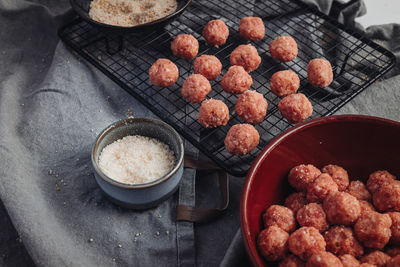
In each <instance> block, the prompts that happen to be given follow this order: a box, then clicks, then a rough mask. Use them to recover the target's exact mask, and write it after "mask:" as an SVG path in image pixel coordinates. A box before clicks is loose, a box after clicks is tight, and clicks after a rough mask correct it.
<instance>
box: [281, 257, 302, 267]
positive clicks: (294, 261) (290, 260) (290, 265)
mask: <svg viewBox="0 0 400 267" xmlns="http://www.w3.org/2000/svg"><path fill="white" fill-rule="evenodd" d="M304 266H305V265H304V262H303V261H302V260H300V259H299V258H298V257H296V256H295V255H293V254H290V255H289V256H288V257H286V258H284V259H283V261H281V262H280V263H279V267H304Z"/></svg>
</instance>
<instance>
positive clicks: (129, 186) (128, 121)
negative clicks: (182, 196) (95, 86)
mask: <svg viewBox="0 0 400 267" xmlns="http://www.w3.org/2000/svg"><path fill="white" fill-rule="evenodd" d="M136 122H148V123H152V124H155V125H158V126H161V127H164V129H165V130H167V131H170V132H171V133H172V134H173V136H174V137H175V138H176V139H177V141H178V149H180V151H181V153H180V156H179V158H177V160H176V163H175V165H174V168H172V170H171V171H169V172H168V173H167V174H165V175H164V176H162V177H160V178H158V179H156V180H154V181H151V182H148V183H144V184H127V183H121V182H118V181H116V180H114V179H112V178H110V177H108V176H107V175H106V174H104V173H103V172H102V171H101V169H100V167H99V166H98V164H97V162H96V159H95V155H96V152H97V149H98V146H99V144H100V142H101V141H102V140H103V139H104V137H105V136H107V135H108V134H109V133H110V132H111V131H113V130H114V129H116V128H118V127H121V126H123V125H126V124H133V123H136ZM184 154H185V150H184V146H183V141H182V138H181V136H180V135H179V134H178V132H177V131H176V130H175V129H174V128H173V127H172V126H170V125H169V124H167V123H165V122H163V121H161V120H158V119H153V118H146V117H131V118H127V119H122V120H119V121H116V122H114V123H112V124H111V125H109V126H107V127H106V128H105V129H104V130H102V131H101V132H100V133H99V135H98V136H97V137H96V140H95V142H94V144H93V147H92V151H91V161H92V166H93V169H94V171H95V172H96V173H97V174H98V175H99V177H100V178H102V179H103V180H104V181H105V182H107V183H109V184H112V185H114V186H117V187H120V188H125V189H142V188H149V187H153V186H156V185H158V184H161V183H163V182H165V181H166V180H168V179H170V178H171V177H172V176H174V175H175V174H176V173H177V172H178V170H179V168H180V167H181V166H182V164H183V159H184ZM175 157H176V156H175Z"/></svg>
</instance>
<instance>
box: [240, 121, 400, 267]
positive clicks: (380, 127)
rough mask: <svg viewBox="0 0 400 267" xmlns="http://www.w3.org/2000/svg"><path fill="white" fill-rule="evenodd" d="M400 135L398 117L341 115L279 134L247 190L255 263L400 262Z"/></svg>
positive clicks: (245, 211)
mask: <svg viewBox="0 0 400 267" xmlns="http://www.w3.org/2000/svg"><path fill="white" fill-rule="evenodd" d="M399 136H400V123H399V122H394V121H390V120H386V119H381V118H376V117H369V116H361V115H342V116H331V117H326V118H320V119H315V120H311V121H308V122H305V123H302V124H299V125H297V126H296V127H294V128H292V129H290V130H289V131H287V132H285V133H283V134H282V135H280V136H278V137H277V138H275V139H274V140H273V141H272V142H271V143H270V144H269V145H268V146H267V147H266V148H265V149H264V150H263V152H261V153H260V155H259V156H258V158H257V159H256V161H255V162H254V164H253V166H252V168H251V170H250V171H249V173H248V175H247V178H246V182H245V185H244V189H243V192H242V198H241V230H242V236H243V239H244V243H245V247H246V250H247V252H248V254H249V257H250V259H251V261H252V262H253V264H254V265H255V266H275V265H276V266H281V267H284V266H309V267H314V266H332V267H335V266H345V267H346V266H400V181H399V180H398V179H399V178H400V153H399V152H398V151H399V148H400V140H399Z"/></svg>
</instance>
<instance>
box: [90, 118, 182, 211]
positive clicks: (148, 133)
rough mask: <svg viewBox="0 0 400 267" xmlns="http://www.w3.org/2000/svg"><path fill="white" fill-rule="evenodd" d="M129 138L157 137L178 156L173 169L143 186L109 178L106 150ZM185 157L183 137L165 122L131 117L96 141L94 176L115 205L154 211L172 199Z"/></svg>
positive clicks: (110, 128) (106, 131)
mask: <svg viewBox="0 0 400 267" xmlns="http://www.w3.org/2000/svg"><path fill="white" fill-rule="evenodd" d="M126 136H144V137H149V138H154V139H157V140H158V141H160V142H162V143H163V144H166V145H168V147H169V148H170V149H171V150H172V152H173V154H174V157H175V163H174V165H173V167H172V169H171V170H170V171H169V172H168V173H167V174H165V175H164V176H162V177H159V178H158V179H155V180H152V181H149V182H145V183H139V184H133V183H124V182H121V181H118V179H113V178H111V177H110V176H108V175H106V174H105V172H104V171H103V170H102V169H101V167H100V164H99V158H100V155H101V153H102V151H103V149H104V148H105V147H107V146H108V145H110V144H112V143H114V142H115V141H117V140H121V139H122V138H124V137H126ZM183 158H184V146H183V141H182V139H181V137H180V136H179V134H178V133H177V132H176V131H175V130H174V128H172V127H171V126H170V125H168V124H166V123H165V122H162V121H160V120H156V119H151V118H128V119H125V120H121V121H117V122H115V123H113V124H111V125H110V126H108V127H107V128H106V129H104V130H103V131H102V132H101V133H100V134H99V136H98V137H97V138H96V142H95V144H94V146H93V149H92V154H91V159H92V165H93V169H94V176H95V179H96V182H97V184H98V185H99V186H100V188H101V190H102V191H103V192H104V194H105V195H106V196H107V197H108V198H109V199H110V200H111V201H112V202H114V203H116V204H117V205H120V206H123V207H127V208H132V209H148V208H152V207H155V206H157V205H158V204H160V203H161V202H163V201H165V200H166V199H168V198H169V197H170V196H172V194H173V193H174V192H175V191H176V190H177V189H178V187H179V183H180V181H181V178H182V175H183Z"/></svg>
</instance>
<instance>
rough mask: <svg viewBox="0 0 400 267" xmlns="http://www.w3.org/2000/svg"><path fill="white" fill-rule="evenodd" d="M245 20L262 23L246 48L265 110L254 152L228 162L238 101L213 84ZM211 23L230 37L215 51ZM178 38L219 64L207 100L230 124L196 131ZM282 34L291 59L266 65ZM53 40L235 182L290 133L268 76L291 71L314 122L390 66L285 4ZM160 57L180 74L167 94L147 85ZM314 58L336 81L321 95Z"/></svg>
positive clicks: (374, 48)
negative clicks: (221, 25) (313, 80)
mask: <svg viewBox="0 0 400 267" xmlns="http://www.w3.org/2000/svg"><path fill="white" fill-rule="evenodd" d="M210 14H211V15H210ZM250 15H251V16H258V17H261V18H262V19H263V21H264V23H265V25H266V37H265V38H264V39H263V40H262V41H256V42H251V43H252V44H253V45H255V46H256V48H257V50H258V52H259V54H260V56H261V57H262V63H261V66H260V67H259V68H258V69H257V70H256V71H254V72H252V73H251V75H252V77H253V82H254V83H253V85H252V87H251V89H252V90H256V91H258V92H260V93H262V94H263V95H264V96H265V98H266V99H267V101H268V104H269V106H268V111H267V115H266V117H265V119H264V121H263V122H262V123H260V124H257V125H255V127H256V129H257V130H258V132H259V133H260V143H259V145H258V146H257V147H256V149H254V150H253V151H252V152H251V153H250V154H248V155H245V156H235V155H231V154H230V153H228V152H227V151H226V150H225V147H224V138H225V135H226V133H227V131H228V130H229V128H230V127H231V126H232V125H234V124H237V123H243V121H242V120H241V119H240V118H239V117H238V116H237V115H236V114H235V113H234V105H235V103H236V99H237V96H236V95H230V94H227V93H225V92H223V90H222V89H221V87H220V80H221V77H222V75H223V74H224V73H225V72H226V71H227V69H228V68H229V66H230V63H229V55H230V53H231V52H232V50H233V49H234V48H236V47H237V46H238V45H239V44H244V43H248V41H245V40H243V39H242V38H241V37H240V36H239V34H238V31H237V29H238V24H239V22H240V18H241V17H244V16H250ZM215 18H222V19H223V20H224V21H225V22H226V24H227V25H228V27H229V30H230V35H229V38H228V41H227V43H226V44H225V45H223V46H222V47H219V48H216V47H211V46H209V45H207V44H206V42H205V40H204V38H203V37H202V36H201V33H202V29H203V27H204V26H205V24H206V23H207V22H208V21H209V20H211V19H215ZM179 33H190V34H193V35H194V36H195V37H196V38H197V39H198V40H199V43H200V49H199V55H201V54H211V55H215V56H217V57H218V58H219V59H220V60H221V62H222V65H223V71H222V74H221V75H220V77H219V78H217V80H216V81H212V82H211V85H212V88H213V90H212V92H211V93H210V94H209V95H208V98H216V99H221V100H223V101H224V102H225V103H226V104H227V106H228V107H229V110H230V115H231V119H230V121H229V123H228V124H227V125H226V126H224V127H218V128H214V129H205V128H203V127H202V126H201V125H200V124H199V123H198V120H197V116H198V110H199V107H200V104H191V103H189V102H187V101H186V100H185V99H183V98H182V96H181V94H180V88H181V86H182V84H183V82H184V80H185V78H186V77H187V76H189V75H190V74H192V73H193V70H192V63H193V62H192V61H188V60H183V59H179V58H177V57H175V56H173V54H172V53H171V50H170V43H171V41H172V40H173V38H174V36H176V35H177V34H179ZM288 34H289V35H291V36H293V37H294V38H295V39H296V41H297V43H298V46H299V54H298V56H297V58H296V59H295V60H293V61H291V62H287V63H279V62H276V61H274V60H272V58H271V57H270V54H269V52H268V44H269V43H270V42H271V41H272V40H273V39H275V38H276V37H278V36H281V35H288ZM59 35H60V37H61V39H62V40H63V41H64V42H65V43H66V44H67V45H68V46H69V47H71V48H72V49H73V50H75V51H76V52H77V53H78V54H79V55H81V56H82V57H84V58H85V59H87V60H88V61H89V62H91V63H92V64H93V65H94V66H96V67H97V68H98V69H100V70H101V71H102V72H103V73H104V74H105V75H107V76H108V77H109V78H111V79H112V80H113V81H115V82H116V83H117V84H118V85H120V86H121V87H122V88H123V89H125V90H126V91H127V92H128V93H130V94H131V95H133V96H134V97H136V98H137V99H139V100H140V101H141V102H142V103H143V104H144V105H146V106H147V107H148V108H149V109H150V110H152V111H153V112H154V113H155V114H156V115H158V116H159V117H160V118H161V119H163V120H164V121H166V122H167V123H169V124H171V125H172V126H173V127H174V128H175V129H176V130H177V131H178V132H180V134H182V135H183V136H184V137H185V138H186V139H188V140H189V141H190V142H191V143H193V144H194V145H195V146H196V147H197V148H198V149H199V150H200V151H202V152H203V153H204V154H205V155H207V156H208V157H210V158H211V159H212V160H214V161H215V162H216V163H217V164H218V165H220V166H221V167H222V168H223V169H225V170H226V171H227V172H229V173H231V174H233V175H236V176H242V175H245V174H246V172H247V171H248V169H249V168H250V166H251V164H252V162H253V161H254V159H255V158H256V156H257V155H258V154H259V153H260V151H261V150H262V149H263V148H264V147H265V146H266V145H267V144H268V143H269V142H270V141H271V139H273V138H274V137H276V136H277V135H279V134H281V133H282V132H283V131H285V130H286V129H288V128H290V127H291V126H292V125H291V124H289V123H288V122H287V121H286V120H285V119H284V118H283V117H282V116H281V115H280V112H279V110H278V108H277V105H278V103H279V101H280V98H279V97H277V96H275V95H274V94H273V93H272V92H271V91H270V89H269V79H270V77H271V76H272V74H273V73H275V72H276V71H279V70H283V69H292V70H294V71H295V72H297V74H298V75H299V77H300V79H301V87H300V90H299V92H302V93H304V94H305V95H307V97H308V98H309V99H310V101H311V103H312V104H313V108H314V112H313V115H312V118H316V117H322V116H327V115H330V114H332V113H334V112H335V111H336V110H338V109H339V108H340V107H341V106H343V105H344V104H345V103H347V102H348V101H350V100H351V99H352V98H354V97H355V96H356V95H357V94H358V93H360V92H361V91H362V90H364V89H365V88H366V87H368V86H369V85H370V84H371V83H372V82H374V81H375V80H377V79H378V78H379V77H381V76H382V75H383V74H384V73H385V72H387V71H388V70H389V69H390V68H391V67H393V66H394V63H395V59H394V56H393V54H392V53H390V52H389V51H387V50H386V49H384V48H382V47H380V46H378V45H376V44H375V43H373V42H371V41H370V40H368V39H365V38H363V37H362V36H361V35H359V34H358V33H355V32H350V31H348V30H346V29H345V28H344V27H343V25H341V24H339V23H338V22H336V21H334V20H332V19H331V18H329V17H328V16H325V15H324V14H322V13H320V12H319V11H317V10H316V9H314V8H312V7H310V6H307V5H305V4H303V3H301V2H299V1H292V0H282V1H273V0H267V1H249V0H245V1H239V2H231V3H229V2H226V1H213V0H203V1H193V2H192V4H191V5H190V6H189V8H188V10H186V11H185V12H184V13H183V14H182V15H181V16H180V17H179V18H178V19H177V20H176V21H174V22H173V23H171V24H170V25H168V26H167V27H166V28H165V29H161V30H156V31H153V32H148V33H145V34H141V35H135V34H124V35H123V36H122V35H118V34H109V33H107V34H106V33H104V32H102V31H101V30H100V29H98V28H96V27H94V26H92V25H91V24H89V23H87V22H85V21H83V20H82V19H77V20H74V21H73V22H71V23H69V24H67V25H65V26H64V27H62V28H61V29H60V31H59ZM160 57H164V58H169V59H171V60H172V61H173V62H175V63H176V64H177V66H178V68H179V71H180V77H179V79H178V81H177V83H176V84H175V85H174V86H172V87H168V88H159V87H155V86H152V85H151V83H150V82H149V79H148V69H149V68H150V66H151V65H152V63H153V62H154V61H155V60H157V59H158V58H160ZM315 57H324V58H327V59H328V60H330V62H331V63H332V66H333V71H334V75H335V78H334V82H333V83H332V84H331V85H330V86H329V87H327V88H324V89H321V88H315V87H312V86H311V85H309V84H308V82H307V71H306V70H307V64H308V62H309V61H310V60H311V59H312V58H315Z"/></svg>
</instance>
